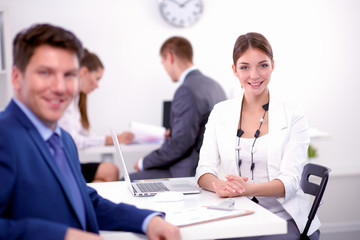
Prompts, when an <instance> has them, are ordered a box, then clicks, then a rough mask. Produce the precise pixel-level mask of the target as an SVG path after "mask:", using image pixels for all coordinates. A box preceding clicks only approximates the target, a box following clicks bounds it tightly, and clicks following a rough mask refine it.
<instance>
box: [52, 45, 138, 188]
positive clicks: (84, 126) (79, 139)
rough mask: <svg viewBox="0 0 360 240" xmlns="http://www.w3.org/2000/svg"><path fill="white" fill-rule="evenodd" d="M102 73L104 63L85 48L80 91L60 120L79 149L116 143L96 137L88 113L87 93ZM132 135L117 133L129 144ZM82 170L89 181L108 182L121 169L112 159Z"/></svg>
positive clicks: (86, 165) (109, 137)
mask: <svg viewBox="0 0 360 240" xmlns="http://www.w3.org/2000/svg"><path fill="white" fill-rule="evenodd" d="M103 73H104V65H103V64H102V62H101V60H100V59H99V57H98V56H97V55H96V54H94V53H91V52H89V51H88V50H87V49H85V50H84V56H83V58H82V59H81V61H80V72H79V86H78V90H79V94H78V95H77V96H76V97H75V98H74V100H73V101H72V103H71V104H70V105H69V107H68V108H67V109H66V111H65V113H64V114H63V116H62V117H61V119H60V120H59V125H60V127H62V128H63V129H65V130H66V131H68V132H69V133H70V135H71V136H72V138H73V139H74V141H75V144H76V146H77V148H78V149H79V150H81V149H85V148H88V147H94V146H104V145H112V144H113V141H112V138H111V136H110V135H109V136H97V135H95V134H93V133H92V132H91V131H90V122H89V119H88V115H87V101H86V98H87V95H88V94H89V93H91V92H92V91H93V90H95V89H96V88H98V87H99V81H100V79H101V78H102V76H103ZM133 138H134V135H133V134H132V133H131V132H123V133H121V134H118V139H119V142H120V143H126V144H129V143H131V142H132V140H133ZM80 161H81V159H80ZM81 171H82V173H83V175H84V178H85V180H86V182H107V181H117V180H118V179H119V169H118V167H117V166H116V165H115V164H113V163H111V162H101V163H99V162H90V163H81Z"/></svg>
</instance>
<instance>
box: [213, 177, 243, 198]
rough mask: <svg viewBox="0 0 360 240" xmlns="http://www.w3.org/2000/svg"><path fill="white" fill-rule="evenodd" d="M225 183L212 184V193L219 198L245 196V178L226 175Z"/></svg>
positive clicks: (220, 181) (216, 182) (219, 181)
mask: <svg viewBox="0 0 360 240" xmlns="http://www.w3.org/2000/svg"><path fill="white" fill-rule="evenodd" d="M225 177H226V181H222V180H218V181H214V182H212V184H213V187H214V191H215V193H216V194H217V195H218V196H219V197H238V196H245V194H246V193H245V191H246V184H247V183H246V181H247V180H248V178H247V177H239V176H235V175H227V176H225Z"/></svg>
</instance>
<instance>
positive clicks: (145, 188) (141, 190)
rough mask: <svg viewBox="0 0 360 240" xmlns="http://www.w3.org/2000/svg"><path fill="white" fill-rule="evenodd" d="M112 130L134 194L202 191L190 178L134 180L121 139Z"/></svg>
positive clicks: (124, 171)
mask: <svg viewBox="0 0 360 240" xmlns="http://www.w3.org/2000/svg"><path fill="white" fill-rule="evenodd" d="M110 131H111V136H112V139H113V142H114V146H115V150H116V154H117V156H118V157H119V159H120V171H121V172H122V173H123V175H124V179H125V182H126V185H127V187H128V189H129V190H130V192H131V193H132V194H133V196H137V197H146V196H154V195H156V194H157V193H158V192H164V191H175V192H182V193H183V194H196V193H200V191H201V190H200V188H198V187H197V186H195V185H194V184H193V183H192V182H191V181H189V180H182V179H181V180H180V179H179V180H176V179H175V180H171V181H170V180H165V179H163V180H139V181H134V182H132V181H131V179H130V176H129V173H128V171H127V168H126V164H125V159H124V156H123V154H122V151H121V148H120V144H119V141H118V139H117V136H116V133H115V132H114V131H113V130H110Z"/></svg>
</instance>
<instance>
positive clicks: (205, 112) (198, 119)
mask: <svg viewBox="0 0 360 240" xmlns="http://www.w3.org/2000/svg"><path fill="white" fill-rule="evenodd" d="M160 56H161V62H162V64H163V66H164V68H165V70H166V72H167V73H168V74H169V76H170V77H171V79H172V81H173V82H179V83H180V87H179V88H178V89H177V90H176V92H175V96H174V99H173V101H172V104H171V113H170V129H168V131H167V134H166V140H165V142H164V143H163V145H162V146H161V147H160V148H159V149H157V150H155V151H153V152H152V153H150V154H149V155H147V156H146V157H144V158H140V159H139V160H138V161H137V162H136V164H135V166H134V167H135V169H136V170H137V172H135V173H132V174H130V178H131V179H133V180H136V179H149V178H168V177H189V176H195V170H196V167H197V164H198V161H199V151H200V147H201V145H202V141H203V133H204V130H205V124H206V122H207V120H208V116H209V114H210V112H211V110H212V108H213V106H214V105H215V104H216V103H218V102H220V101H223V100H225V99H226V96H225V92H224V90H223V89H222V88H221V86H220V85H219V84H218V83H217V82H215V81H214V80H212V79H211V78H209V77H207V76H204V75H203V74H202V73H201V72H200V71H199V70H197V69H196V68H195V67H194V64H193V61H192V58H193V50H192V46H191V44H190V42H189V41H188V40H187V39H185V38H183V37H176V36H175V37H171V38H169V39H167V40H166V41H165V42H164V43H163V45H162V46H161V49H160Z"/></svg>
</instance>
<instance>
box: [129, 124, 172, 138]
mask: <svg viewBox="0 0 360 240" xmlns="http://www.w3.org/2000/svg"><path fill="white" fill-rule="evenodd" d="M130 131H131V132H132V133H133V134H134V135H135V137H134V142H135V143H162V142H164V140H165V131H166V129H165V128H164V127H160V126H156V125H152V124H147V123H140V122H131V123H130Z"/></svg>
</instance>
